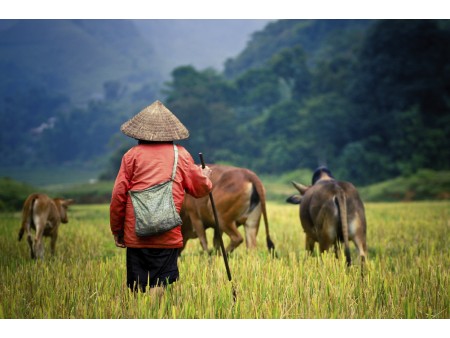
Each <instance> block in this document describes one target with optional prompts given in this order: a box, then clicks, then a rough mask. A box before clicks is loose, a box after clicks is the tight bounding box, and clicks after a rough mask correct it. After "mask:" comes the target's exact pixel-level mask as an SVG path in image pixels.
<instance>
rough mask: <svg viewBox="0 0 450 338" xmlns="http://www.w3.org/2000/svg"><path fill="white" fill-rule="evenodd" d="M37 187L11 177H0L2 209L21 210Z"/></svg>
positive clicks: (0, 208)
mask: <svg viewBox="0 0 450 338" xmlns="http://www.w3.org/2000/svg"><path fill="white" fill-rule="evenodd" d="M34 192H36V188H35V187H33V186H31V185H29V184H26V183H22V182H17V181H15V180H13V179H10V178H6V177H3V178H0V211H13V210H21V209H22V206H23V202H24V201H25V200H26V198H27V197H28V195H30V194H31V193H34Z"/></svg>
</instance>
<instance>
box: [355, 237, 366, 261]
mask: <svg viewBox="0 0 450 338" xmlns="http://www.w3.org/2000/svg"><path fill="white" fill-rule="evenodd" d="M361 237H362V236H355V237H354V238H353V243H355V246H356V248H357V249H358V253H359V257H360V258H361V264H364V263H365V261H366V250H367V247H366V241H365V238H361Z"/></svg>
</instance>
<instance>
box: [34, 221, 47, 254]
mask: <svg viewBox="0 0 450 338" xmlns="http://www.w3.org/2000/svg"><path fill="white" fill-rule="evenodd" d="M34 224H35V226H36V235H35V238H34V243H33V251H34V254H35V256H36V258H38V259H39V258H40V259H43V258H44V243H43V235H44V228H45V222H42V221H41V219H40V218H39V217H35V218H34Z"/></svg>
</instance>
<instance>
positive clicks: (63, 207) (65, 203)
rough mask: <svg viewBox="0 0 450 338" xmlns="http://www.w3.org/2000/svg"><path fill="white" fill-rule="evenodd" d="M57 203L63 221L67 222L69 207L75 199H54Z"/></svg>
mask: <svg viewBox="0 0 450 338" xmlns="http://www.w3.org/2000/svg"><path fill="white" fill-rule="evenodd" d="M54 201H55V204H56V206H57V208H58V211H59V215H60V217H61V223H67V222H69V220H68V219H67V208H68V207H69V205H71V204H73V203H74V202H75V201H74V200H73V199H68V200H65V199H62V198H55V199H54Z"/></svg>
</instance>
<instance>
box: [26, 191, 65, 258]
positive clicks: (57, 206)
mask: <svg viewBox="0 0 450 338" xmlns="http://www.w3.org/2000/svg"><path fill="white" fill-rule="evenodd" d="M72 203H73V200H64V199H62V198H55V199H51V198H50V197H48V196H47V195H44V194H31V195H30V196H28V198H27V199H26V200H25V203H24V205H23V209H22V227H21V228H20V230H19V241H20V240H21V239H22V237H23V234H24V232H25V231H26V232H27V241H28V244H29V245H30V252H31V258H41V259H42V258H44V243H43V236H45V237H51V252H52V255H53V254H54V253H55V245H56V239H57V238H58V227H59V224H60V223H61V222H62V223H67V222H68V219H67V207H68V206H69V205H70V204H72ZM31 229H34V230H35V231H36V236H35V238H34V240H33V239H32V238H31V236H32V235H31Z"/></svg>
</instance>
